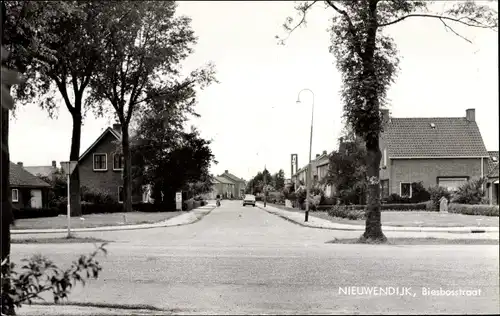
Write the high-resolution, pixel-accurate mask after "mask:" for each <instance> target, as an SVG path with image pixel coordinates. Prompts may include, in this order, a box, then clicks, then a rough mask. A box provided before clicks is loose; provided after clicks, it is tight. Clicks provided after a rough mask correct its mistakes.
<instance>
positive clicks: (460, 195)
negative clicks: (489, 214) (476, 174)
mask: <svg viewBox="0 0 500 316" xmlns="http://www.w3.org/2000/svg"><path fill="white" fill-rule="evenodd" d="M485 181H486V178H480V179H472V180H469V181H467V182H465V183H464V184H462V185H461V186H460V187H459V188H458V190H457V192H455V194H453V196H452V198H451V201H450V202H451V203H457V204H484V203H485V198H484V196H485V193H486V192H485V191H484V189H483V186H484V183H485Z"/></svg>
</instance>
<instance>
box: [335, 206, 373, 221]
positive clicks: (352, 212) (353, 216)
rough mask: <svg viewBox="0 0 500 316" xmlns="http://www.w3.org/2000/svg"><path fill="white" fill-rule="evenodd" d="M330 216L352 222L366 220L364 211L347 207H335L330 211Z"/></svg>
mask: <svg viewBox="0 0 500 316" xmlns="http://www.w3.org/2000/svg"><path fill="white" fill-rule="evenodd" d="M328 215H330V216H333V217H340V218H347V219H350V220H357V219H365V212H364V210H358V209H354V208H351V207H350V206H346V205H335V206H333V207H332V208H330V209H329V210H328Z"/></svg>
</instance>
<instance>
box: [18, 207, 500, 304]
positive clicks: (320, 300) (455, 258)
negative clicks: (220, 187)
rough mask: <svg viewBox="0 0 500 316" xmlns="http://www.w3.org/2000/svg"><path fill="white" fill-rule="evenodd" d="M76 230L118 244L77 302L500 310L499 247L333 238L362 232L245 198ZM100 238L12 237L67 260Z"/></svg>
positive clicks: (24, 253) (26, 251)
mask: <svg viewBox="0 0 500 316" xmlns="http://www.w3.org/2000/svg"><path fill="white" fill-rule="evenodd" d="M78 235H79V236H82V237H87V236H93V237H97V238H102V239H106V240H110V241H112V243H110V244H109V245H108V246H107V249H108V251H109V253H108V255H107V256H106V257H102V258H100V260H99V261H100V262H101V264H102V266H103V271H102V273H101V275H100V276H99V279H98V280H93V281H91V282H90V283H88V284H87V285H86V286H85V287H83V288H80V287H78V288H76V289H75V290H74V291H73V292H72V294H71V295H70V301H73V302H92V303H111V304H147V305H152V306H155V307H158V308H165V309H174V310H175V313H176V314H215V313H216V314H234V313H238V314H367V313H369V314H373V313H375V314H381V313H385V314H387V313H391V314H396V313H397V314H423V313H424V314H426V313H433V314H436V313H439V314H441V313H443V314H444V313H448V314H449V313H451V314H470V313H488V314H499V313H500V307H499V304H500V300H499V294H500V293H499V254H498V245H422V246H395V245H352V244H351V245H349V244H329V243H326V242H327V241H330V240H332V239H334V238H336V237H337V238H346V237H358V236H359V232H352V231H351V232H350V231H332V230H321V229H314V228H306V227H302V226H299V225H296V224H293V223H290V222H289V221H286V220H284V219H282V218H280V217H278V216H275V215H272V214H269V213H267V212H265V211H263V210H260V209H259V208H257V207H251V206H246V207H242V205H241V202H239V201H231V202H228V201H223V203H222V206H221V207H219V208H216V209H214V210H213V211H212V212H211V213H210V214H208V215H207V216H205V217H204V218H203V219H202V220H201V221H199V222H196V223H194V224H190V225H185V226H177V227H165V228H153V229H143V230H131V231H115V232H93V233H79V234H78ZM21 237H22V238H26V237H27V236H21ZM43 237H49V236H48V235H45V234H44V235H43ZM93 247H94V246H93V245H92V244H14V245H12V254H13V260H14V262H18V261H19V259H20V258H26V257H29V256H30V255H31V254H33V253H42V254H44V255H46V256H48V257H49V258H51V259H52V260H53V261H55V262H56V263H57V264H58V265H62V266H66V265H69V263H70V262H71V261H72V260H74V259H76V258H77V256H78V255H80V254H82V253H88V252H90V251H91V250H92V249H93ZM352 287H354V288H352ZM423 288H425V291H424V290H423ZM431 290H435V291H437V292H434V293H433V294H431V293H429V292H430V291H431ZM440 290H441V291H440ZM362 291H365V292H366V291H372V292H371V294H366V293H364V294H362V295H361V294H360V293H359V292H362ZM446 291H448V292H446ZM450 291H455V293H452V292H450ZM460 291H462V294H461V295H460ZM466 291H469V292H466ZM392 292H398V293H394V294H393V293H392ZM426 292H427V294H431V295H424V294H425V293H426ZM457 292H458V294H459V295H455V294H457ZM401 294H404V295H401ZM467 295H472V296H467ZM47 298H48V299H50V296H48V297H47Z"/></svg>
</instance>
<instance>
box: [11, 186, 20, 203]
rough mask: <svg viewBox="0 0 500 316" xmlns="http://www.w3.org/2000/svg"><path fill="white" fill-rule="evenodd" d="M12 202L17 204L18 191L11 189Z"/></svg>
mask: <svg viewBox="0 0 500 316" xmlns="http://www.w3.org/2000/svg"><path fill="white" fill-rule="evenodd" d="M12 202H19V190H17V189H12Z"/></svg>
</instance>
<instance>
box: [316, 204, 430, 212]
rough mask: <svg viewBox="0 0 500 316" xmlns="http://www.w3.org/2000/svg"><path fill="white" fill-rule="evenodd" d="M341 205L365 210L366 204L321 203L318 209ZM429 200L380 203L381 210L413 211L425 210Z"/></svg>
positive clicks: (322, 209) (350, 208)
mask: <svg viewBox="0 0 500 316" xmlns="http://www.w3.org/2000/svg"><path fill="white" fill-rule="evenodd" d="M336 206H341V207H345V208H347V209H349V210H363V211H364V210H365V209H366V205H357V204H352V205H319V206H318V207H317V210H318V211H325V210H328V209H331V208H332V207H336ZM427 207H428V202H424V203H414V204H380V210H381V211H384V212H391V211H392V212H411V211H425V210H427Z"/></svg>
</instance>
